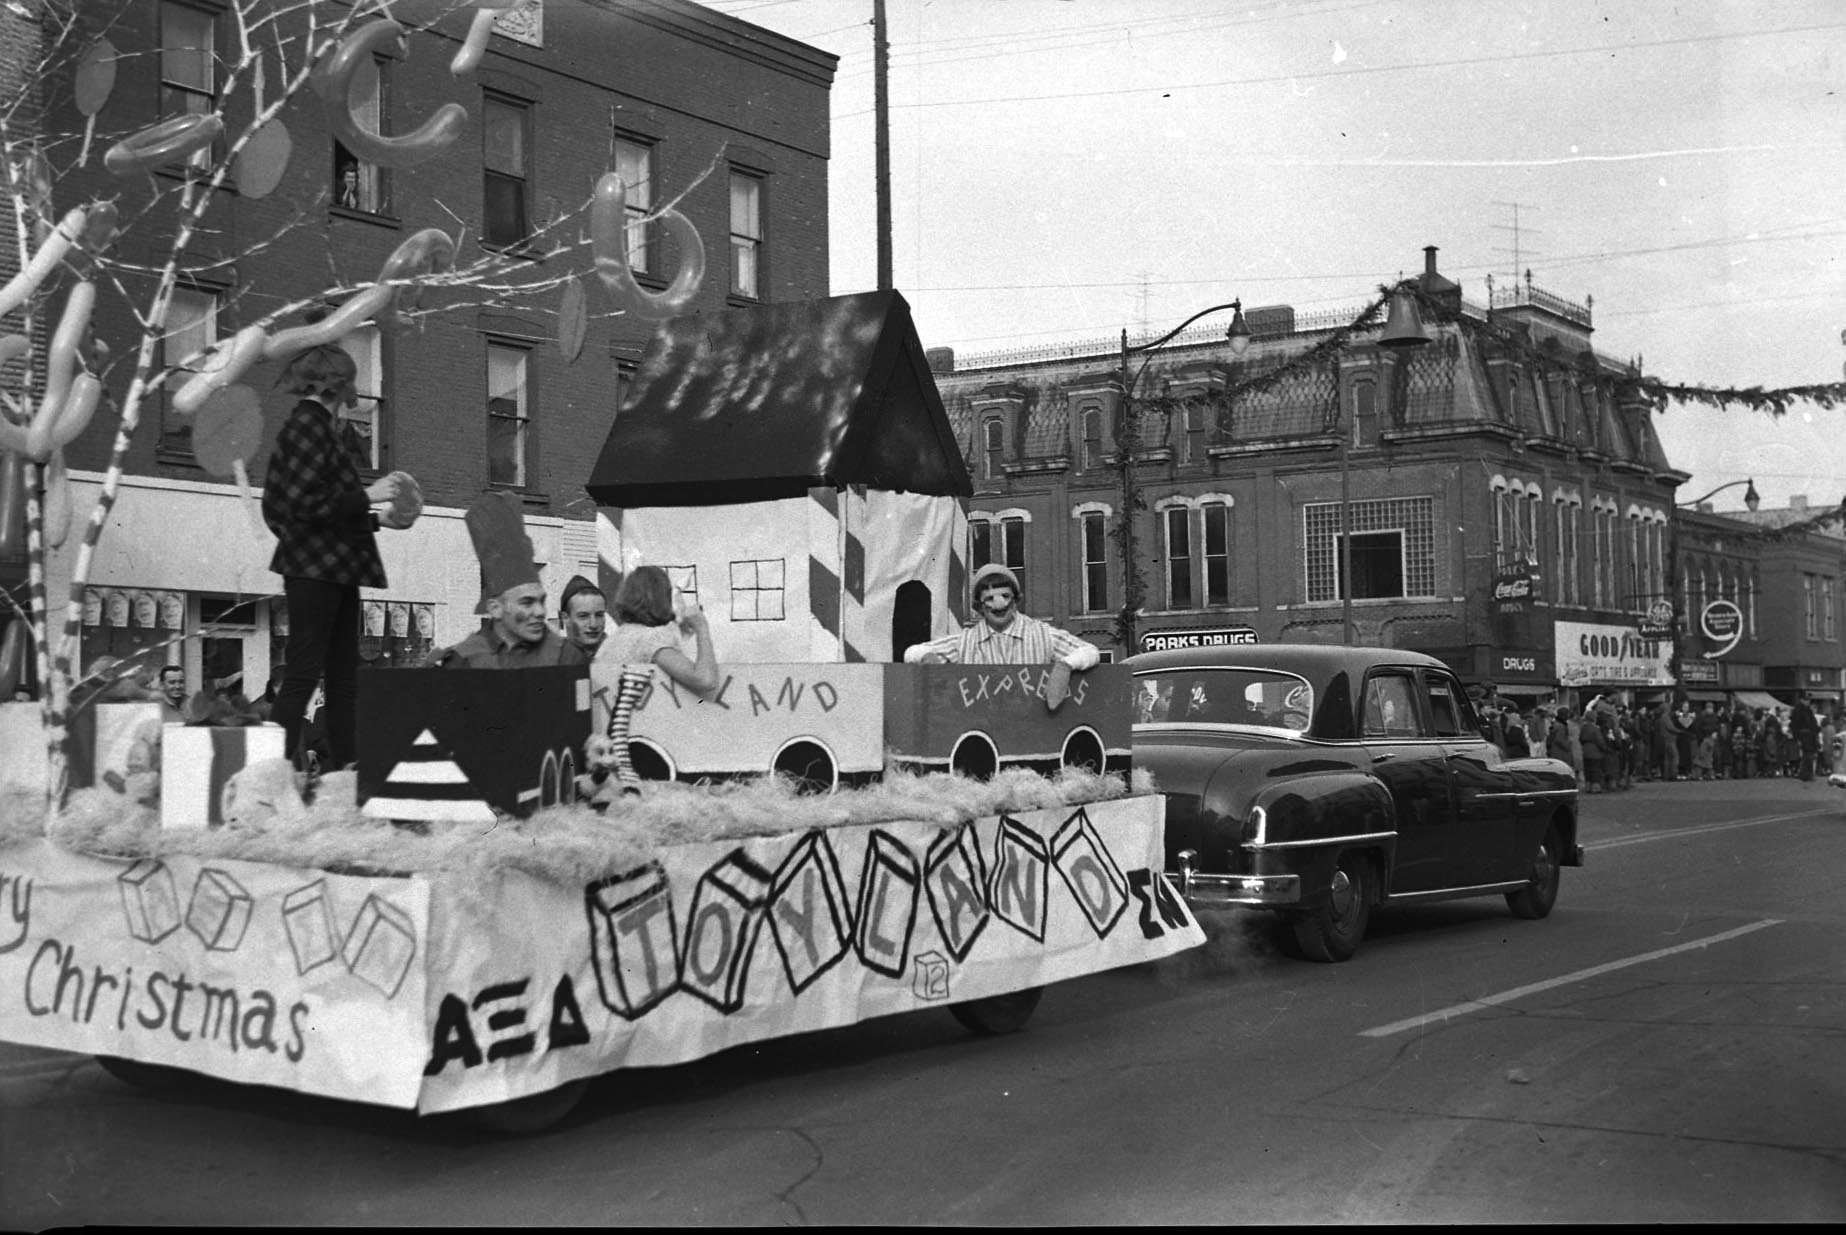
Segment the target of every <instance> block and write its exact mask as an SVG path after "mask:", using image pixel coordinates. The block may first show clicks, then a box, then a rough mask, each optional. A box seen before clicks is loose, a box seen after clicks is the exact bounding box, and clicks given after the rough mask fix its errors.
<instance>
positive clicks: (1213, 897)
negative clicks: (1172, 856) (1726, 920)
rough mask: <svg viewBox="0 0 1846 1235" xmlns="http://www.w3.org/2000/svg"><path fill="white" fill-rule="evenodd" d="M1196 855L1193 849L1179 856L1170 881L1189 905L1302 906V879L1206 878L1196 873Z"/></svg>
mask: <svg viewBox="0 0 1846 1235" xmlns="http://www.w3.org/2000/svg"><path fill="white" fill-rule="evenodd" d="M1195 856H1196V855H1194V853H1193V852H1192V850H1190V849H1186V850H1182V851H1181V852H1180V855H1179V869H1178V870H1177V871H1173V872H1170V873H1169V874H1168V875H1167V878H1168V879H1170V880H1172V882H1173V886H1174V887H1176V888H1178V889H1179V894H1180V895H1181V896H1182V897H1184V898H1185V900H1186V903H1187V904H1188V905H1193V906H1196V907H1198V908H1200V909H1222V908H1225V907H1227V906H1235V905H1245V906H1251V907H1255V908H1259V909H1264V908H1267V909H1275V908H1280V907H1283V906H1287V905H1298V904H1300V903H1301V876H1300V875H1206V874H1201V873H1200V872H1198V871H1197V870H1194V869H1193V865H1192V863H1193V859H1194V857H1195Z"/></svg>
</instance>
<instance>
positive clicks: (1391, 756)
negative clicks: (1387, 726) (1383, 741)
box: [1372, 750, 1397, 763]
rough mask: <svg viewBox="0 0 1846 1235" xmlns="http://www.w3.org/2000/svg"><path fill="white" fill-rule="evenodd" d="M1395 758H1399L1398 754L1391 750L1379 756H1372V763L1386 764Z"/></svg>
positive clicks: (1380, 753) (1382, 752)
mask: <svg viewBox="0 0 1846 1235" xmlns="http://www.w3.org/2000/svg"><path fill="white" fill-rule="evenodd" d="M1395 758H1397V752H1395V751H1389V750H1387V751H1381V752H1379V753H1378V754H1376V755H1373V756H1372V762H1373V763H1386V762H1388V761H1390V760H1392V759H1395Z"/></svg>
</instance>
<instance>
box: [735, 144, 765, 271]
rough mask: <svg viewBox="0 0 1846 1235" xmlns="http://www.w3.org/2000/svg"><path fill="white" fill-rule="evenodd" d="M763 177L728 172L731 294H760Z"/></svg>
mask: <svg viewBox="0 0 1846 1235" xmlns="http://www.w3.org/2000/svg"><path fill="white" fill-rule="evenodd" d="M762 265H763V181H762V179H761V178H760V177H757V176H751V175H746V174H745V173H743V172H740V171H733V172H732V173H731V295H733V296H745V297H748V298H749V299H751V300H760V299H761V298H762V294H763V292H762V274H763V272H762Z"/></svg>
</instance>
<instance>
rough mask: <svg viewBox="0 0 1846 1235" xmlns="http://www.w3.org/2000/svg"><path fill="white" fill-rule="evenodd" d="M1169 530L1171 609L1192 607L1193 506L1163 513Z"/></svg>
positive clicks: (1173, 507)
mask: <svg viewBox="0 0 1846 1235" xmlns="http://www.w3.org/2000/svg"><path fill="white" fill-rule="evenodd" d="M1162 518H1163V521H1164V522H1165V524H1166V533H1167V608H1169V609H1190V608H1192V509H1191V507H1188V506H1171V507H1168V508H1167V510H1166V511H1164V512H1163V515H1162Z"/></svg>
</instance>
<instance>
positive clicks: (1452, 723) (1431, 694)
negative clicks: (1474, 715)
mask: <svg viewBox="0 0 1846 1235" xmlns="http://www.w3.org/2000/svg"><path fill="white" fill-rule="evenodd" d="M1423 684H1424V698H1426V699H1428V700H1429V717H1430V721H1431V723H1433V724H1434V725H1435V727H1436V736H1437V737H1439V738H1455V737H1464V736H1467V737H1479V736H1480V733H1479V731H1478V730H1476V729H1474V728H1472V727H1470V726H1469V724H1468V718H1467V715H1466V712H1467V704H1466V702H1465V701H1464V700H1463V698H1462V694H1461V692H1460V691H1459V690H1457V689H1456V686H1455V680H1454V679H1453V678H1450V677H1447V676H1446V675H1443V674H1439V673H1426V674H1424V675H1423Z"/></svg>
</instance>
